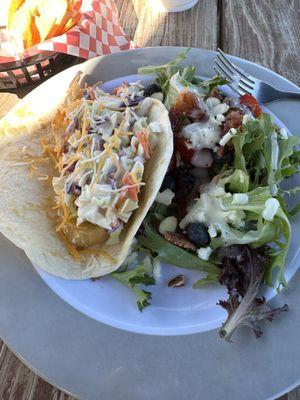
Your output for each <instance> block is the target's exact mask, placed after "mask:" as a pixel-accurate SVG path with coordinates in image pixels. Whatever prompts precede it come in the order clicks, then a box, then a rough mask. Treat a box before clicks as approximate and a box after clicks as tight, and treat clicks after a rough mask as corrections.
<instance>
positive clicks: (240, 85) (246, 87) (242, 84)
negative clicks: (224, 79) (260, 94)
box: [238, 81, 253, 94]
mask: <svg viewBox="0 0 300 400" xmlns="http://www.w3.org/2000/svg"><path fill="white" fill-rule="evenodd" d="M238 86H239V88H240V89H242V90H244V91H245V92H246V93H249V94H252V90H253V88H250V89H249V86H247V85H245V84H244V82H243V81H239V84H238Z"/></svg>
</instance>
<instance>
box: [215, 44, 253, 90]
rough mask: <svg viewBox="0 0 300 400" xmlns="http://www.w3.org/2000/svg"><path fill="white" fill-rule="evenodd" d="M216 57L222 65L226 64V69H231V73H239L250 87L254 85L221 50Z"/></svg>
mask: <svg viewBox="0 0 300 400" xmlns="http://www.w3.org/2000/svg"><path fill="white" fill-rule="evenodd" d="M218 57H219V59H220V60H221V61H223V63H226V65H227V66H228V67H230V68H231V70H232V71H235V72H237V73H239V74H240V75H241V76H242V77H243V78H245V79H247V80H248V81H249V82H250V83H251V84H252V85H255V81H254V80H253V79H251V78H250V77H249V75H247V74H246V73H245V72H244V71H243V70H241V69H240V68H238V67H237V66H236V65H235V64H234V63H232V62H231V61H230V60H229V58H228V56H227V55H226V54H225V53H224V52H223V51H222V50H221V49H218Z"/></svg>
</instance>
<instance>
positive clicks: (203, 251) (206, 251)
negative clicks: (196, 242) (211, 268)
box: [197, 246, 212, 261]
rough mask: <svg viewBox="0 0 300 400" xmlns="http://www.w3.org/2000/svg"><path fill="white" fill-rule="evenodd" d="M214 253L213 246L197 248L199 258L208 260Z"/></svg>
mask: <svg viewBox="0 0 300 400" xmlns="http://www.w3.org/2000/svg"><path fill="white" fill-rule="evenodd" d="M211 253H212V248H211V247H209V246H208V247H200V249H198V250H197V255H198V257H199V258H201V259H202V260H205V261H207V260H208V259H209V257H210V255H211Z"/></svg>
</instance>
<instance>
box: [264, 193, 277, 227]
mask: <svg viewBox="0 0 300 400" xmlns="http://www.w3.org/2000/svg"><path fill="white" fill-rule="evenodd" d="M279 208H280V204H279V201H278V200H277V199H275V198H274V197H271V198H270V199H268V200H267V201H266V202H265V208H264V210H263V212H262V216H263V218H264V219H265V220H267V221H273V218H274V216H275V215H276V213H277V211H278V210H279Z"/></svg>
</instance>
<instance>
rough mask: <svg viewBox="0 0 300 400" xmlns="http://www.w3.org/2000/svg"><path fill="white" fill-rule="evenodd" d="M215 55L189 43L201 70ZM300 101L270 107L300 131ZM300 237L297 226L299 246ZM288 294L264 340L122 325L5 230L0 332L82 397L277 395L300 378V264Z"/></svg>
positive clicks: (131, 55) (116, 63) (280, 299)
mask: <svg viewBox="0 0 300 400" xmlns="http://www.w3.org/2000/svg"><path fill="white" fill-rule="evenodd" d="M178 51H180V49H179V48H174V47H162V48H148V49H138V50H135V51H129V52H123V53H118V54H114V55H112V56H108V57H101V58H98V59H94V60H91V61H89V62H88V63H87V64H84V65H82V66H79V67H73V68H71V69H70V70H67V71H64V72H63V73H61V74H59V75H57V76H55V77H54V78H51V79H50V80H49V81H47V82H45V83H44V84H43V85H41V86H42V87H43V88H47V90H49V92H50V93H51V87H52V84H53V81H54V80H56V79H58V80H60V82H64V81H65V80H68V77H69V76H70V74H73V73H75V71H76V70H78V69H82V68H84V69H85V71H87V73H93V72H95V73H97V76H101V78H102V79H103V81H108V80H110V79H115V78H117V77H120V76H124V75H130V74H133V73H135V71H136V68H137V66H138V65H139V64H143V65H149V64H153V63H155V62H157V63H162V62H166V61H167V60H169V59H171V58H173V57H174V56H175V55H176V54H177V53H178ZM215 55H216V53H215V52H212V51H208V50H200V49H193V50H192V52H191V59H192V62H193V63H196V64H197V65H198V66H199V74H202V75H205V73H207V72H206V71H207V66H210V65H212V62H213V60H214V58H215ZM233 61H234V62H236V63H237V64H238V65H239V66H240V67H241V68H243V69H244V70H247V71H249V73H250V74H253V75H255V76H257V77H258V78H260V79H263V80H265V81H266V82H269V83H270V84H273V85H274V86H277V87H278V88H279V89H281V90H292V91H293V90H294V91H297V90H299V88H297V87H296V86H295V85H293V84H292V83H291V82H289V81H288V80H286V79H284V78H283V77H281V76H279V75H277V74H275V73H274V72H272V71H270V70H267V69H265V68H263V67H261V66H258V65H256V64H253V63H250V62H249V61H246V60H242V59H239V58H235V57H233ZM39 90H40V89H39V88H37V89H36V90H34V91H33V92H32V94H31V95H32V96H33V97H34V96H35V95H36V92H37V91H39ZM299 104H300V103H299V101H290V100H284V101H280V102H278V103H273V104H272V105H271V106H270V107H269V108H270V109H271V110H272V111H273V112H274V113H275V114H276V115H277V116H278V117H279V118H280V119H281V120H282V121H283V123H284V124H285V125H286V126H287V127H288V128H289V129H290V131H292V132H294V133H296V134H298V135H300V125H299V118H298V116H299V111H300V105H299ZM294 232H295V231H294ZM298 240H299V232H298V231H296V233H294V235H293V247H294V248H297V241H298ZM294 254H295V253H294ZM292 259H293V257H292V256H291V257H290V261H291V262H292V263H293V265H295V260H292ZM285 303H288V304H289V306H290V311H289V312H288V313H286V314H284V315H282V316H280V318H277V319H276V320H275V321H274V322H273V324H272V325H270V324H269V323H266V324H263V329H264V335H263V337H262V338H261V339H259V340H256V339H255V338H254V336H253V334H251V333H250V331H249V330H248V329H246V328H245V329H241V330H239V331H238V332H237V333H236V334H235V336H234V342H233V343H231V344H228V343H225V342H224V341H221V340H220V338H219V336H218V331H217V330H213V331H208V332H202V333H201V334H194V335H183V336H172V337H165V336H157V335H155V336H154V335H139V334H135V333H131V332H125V331H123V330H119V329H115V328H112V327H110V326H107V325H104V324H101V323H99V322H97V321H95V320H93V319H92V318H88V317H86V316H85V315H84V314H82V313H80V312H77V311H76V310H75V309H74V308H73V307H70V306H69V305H68V304H67V303H66V302H64V301H62V300H61V299H60V298H59V297H58V296H56V295H55V294H54V293H53V292H52V291H51V290H50V289H49V288H48V287H47V286H46V284H45V283H44V282H43V281H42V280H41V279H40V278H39V276H38V275H37V274H36V272H35V271H34V269H33V268H32V267H31V265H30V263H29V261H28V260H27V259H26V257H25V255H24V254H23V252H21V251H20V250H18V249H17V248H16V247H15V246H14V245H13V244H12V243H10V242H8V241H7V240H6V239H5V238H2V237H1V238H0V304H1V307H0V337H1V338H2V339H3V340H4V341H5V342H6V343H7V344H8V345H9V347H10V348H11V349H13V351H14V352H15V353H17V354H18V355H19V357H20V358H21V359H22V360H23V361H24V362H25V363H27V364H28V365H30V367H31V368H32V369H33V370H34V371H35V372H37V373H38V374H39V375H40V376H42V377H44V378H45V379H47V380H48V381H49V382H51V383H52V384H54V385H55V386H58V387H61V388H63V389H64V390H66V391H69V392H72V393H73V394H74V395H75V396H77V397H79V398H81V399H84V400H95V399H100V398H101V399H114V400H124V399H130V400H141V399H143V400H157V399H164V400H182V399H185V398H188V399H191V400H198V399H205V400H224V399H230V400H253V399H262V400H266V399H270V400H271V399H276V398H278V397H279V396H281V395H283V394H284V393H286V392H287V391H290V390H292V389H293V388H294V387H295V386H297V385H299V384H300V380H299V371H300V346H299V331H300V307H299V303H300V272H299V271H298V272H297V273H296V275H295V277H294V278H293V279H292V280H291V282H290V284H289V287H288V288H287V289H286V290H283V291H282V293H280V295H278V296H276V297H275V298H274V299H273V300H272V305H273V306H278V305H282V304H285Z"/></svg>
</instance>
